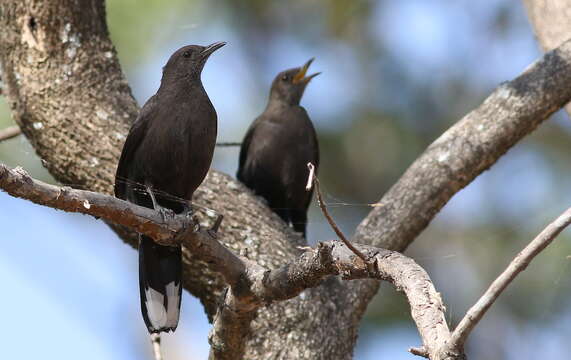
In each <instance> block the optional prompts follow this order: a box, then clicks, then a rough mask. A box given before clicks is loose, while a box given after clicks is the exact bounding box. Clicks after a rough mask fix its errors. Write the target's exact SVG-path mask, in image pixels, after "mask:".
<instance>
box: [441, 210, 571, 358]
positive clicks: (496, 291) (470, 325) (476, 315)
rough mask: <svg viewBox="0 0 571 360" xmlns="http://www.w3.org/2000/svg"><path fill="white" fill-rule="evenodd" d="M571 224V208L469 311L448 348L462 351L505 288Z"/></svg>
mask: <svg viewBox="0 0 571 360" xmlns="http://www.w3.org/2000/svg"><path fill="white" fill-rule="evenodd" d="M569 224H571V208H569V209H567V210H566V211H565V212H564V213H563V214H561V215H560V216H559V217H558V218H557V219H556V220H555V221H553V222H552V223H551V224H549V225H548V226H547V227H546V228H545V229H544V230H543V231H542V232H541V233H540V234H539V235H537V236H536V237H535V239H533V241H532V242H531V243H529V245H527V246H526V247H525V248H524V249H523V250H522V251H521V252H520V253H519V254H517V256H516V257H515V258H514V259H513V260H512V262H511V263H510V264H509V266H508V267H507V268H506V269H505V270H504V272H502V274H501V275H500V276H498V278H497V279H496V280H495V281H494V282H493V283H492V285H490V287H489V288H488V290H486V292H485V293H484V295H482V297H481V298H480V300H478V301H477V302H476V304H474V306H472V307H471V308H470V310H468V312H467V313H466V315H465V316H464V318H463V319H462V320H461V321H460V323H459V324H458V326H457V327H456V329H455V330H454V332H453V333H452V336H451V338H450V342H449V344H448V346H449V347H450V348H452V349H461V348H462V347H463V346H464V343H465V342H466V339H467V338H468V336H469V335H470V333H471V332H472V330H473V329H474V327H475V326H476V325H477V324H478V322H479V321H480V320H481V319H482V317H483V316H484V314H485V313H486V311H488V309H489V308H490V307H491V306H492V304H493V303H494V302H495V301H496V299H497V298H498V297H499V296H500V295H501V293H502V292H503V291H504V290H505V288H506V287H507V286H508V285H509V284H510V283H511V282H512V281H513V280H514V279H515V277H516V276H517V275H518V274H519V273H520V272H522V271H523V270H525V269H526V268H527V266H528V265H529V264H530V263H531V261H532V260H533V258H535V257H536V256H537V255H538V254H539V253H540V252H541V251H543V249H545V248H546V247H547V246H548V245H549V244H551V242H552V241H553V240H554V239H555V238H556V237H557V235H559V233H561V231H563V230H564V229H565V228H566V227H567V226H568V225H569Z"/></svg>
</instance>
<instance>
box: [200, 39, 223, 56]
mask: <svg viewBox="0 0 571 360" xmlns="http://www.w3.org/2000/svg"><path fill="white" fill-rule="evenodd" d="M224 45H226V42H224V41H218V42H215V43H214V44H210V45H208V46H207V47H206V48H205V49H204V50H202V52H201V53H200V55H201V56H202V57H203V58H207V57H209V56H210V55H211V54H212V53H213V52H215V51H216V50H218V49H220V48H221V47H222V46H224Z"/></svg>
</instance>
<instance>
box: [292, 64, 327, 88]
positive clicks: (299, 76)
mask: <svg viewBox="0 0 571 360" xmlns="http://www.w3.org/2000/svg"><path fill="white" fill-rule="evenodd" d="M313 60H315V58H311V59H309V60H308V61H307V62H306V63H305V65H303V66H302V67H301V69H300V70H299V72H298V73H297V74H295V76H294V77H293V79H292V82H293V83H294V84H298V83H301V82H303V83H308V82H309V81H310V80H311V79H313V78H314V77H316V76H317V75H319V74H321V73H320V72H318V73H315V74H312V75H309V76H305V74H306V73H307V69H309V65H311V63H312V62H313Z"/></svg>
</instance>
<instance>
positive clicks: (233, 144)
mask: <svg viewBox="0 0 571 360" xmlns="http://www.w3.org/2000/svg"><path fill="white" fill-rule="evenodd" d="M216 146H217V147H231V146H242V143H241V142H217V143H216Z"/></svg>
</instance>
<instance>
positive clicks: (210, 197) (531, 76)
mask: <svg viewBox="0 0 571 360" xmlns="http://www.w3.org/2000/svg"><path fill="white" fill-rule="evenodd" d="M104 15H105V14H104V6H103V2H102V1H101V0H86V1H83V2H74V1H71V0H57V1H56V0H52V1H39V0H25V1H22V0H3V1H2V2H0V27H1V28H2V32H1V33H0V66H1V69H0V70H1V72H2V74H3V82H4V89H3V90H4V93H5V94H6V97H7V99H8V102H9V104H10V107H11V109H12V114H13V116H14V119H15V120H16V122H17V123H18V124H19V125H20V127H21V128H22V130H23V132H24V134H25V135H26V136H27V137H28V138H29V139H30V141H31V142H32V144H33V145H34V147H35V148H36V151H37V152H38V154H39V156H40V157H41V158H42V159H43V160H44V163H45V165H46V166H47V168H48V169H49V170H50V172H51V173H52V174H53V175H54V177H55V178H56V179H57V180H58V181H60V182H62V183H64V184H72V185H73V186H74V187H80V188H85V189H90V190H95V191H100V192H106V193H109V192H110V190H111V187H112V182H113V174H114V172H115V167H116V163H117V158H118V155H119V152H120V149H121V143H122V141H123V140H124V137H125V135H126V132H127V129H128V124H129V123H130V121H132V120H133V119H134V118H135V116H136V113H137V108H136V105H135V102H134V100H133V98H132V96H131V93H130V90H129V87H128V85H127V84H126V82H125V79H124V77H123V75H122V73H121V70H120V67H119V65H118V61H117V58H116V53H115V50H114V48H113V45H112V44H111V42H110V40H109V38H108V34H107V28H106V25H105V16H104ZM570 59H571V44H569V43H565V44H564V45H562V46H561V47H560V48H559V49H558V50H556V51H554V52H552V53H550V54H547V55H546V56H545V57H544V58H543V59H542V60H541V61H539V62H537V63H536V64H535V65H534V66H533V67H531V68H530V69H529V70H528V71H526V72H525V73H524V74H522V75H521V76H520V77H518V78H517V79H515V80H514V81H511V82H509V83H506V84H503V85H501V86H500V87H499V88H498V89H497V90H496V91H495V92H494V93H493V94H492V95H491V96H490V97H489V98H488V99H487V100H486V101H485V102H484V103H483V104H482V105H481V106H480V107H478V108H477V109H476V110H474V111H473V112H471V113H470V114H468V115H467V116H466V117H465V118H464V119H462V120H461V121H460V122H459V123H458V124H457V125H455V126H454V127H453V128H451V129H450V130H449V131H447V132H446V133H445V134H444V135H442V136H441V137H440V138H439V139H438V140H436V141H435V142H434V143H433V144H432V145H431V146H430V147H429V148H428V149H427V150H426V152H425V153H424V154H423V155H422V156H421V157H419V159H418V160H417V161H415V163H414V164H412V166H411V167H410V168H409V170H407V172H406V173H405V174H404V175H403V177H402V178H401V179H400V180H399V182H398V183H397V184H395V185H394V186H393V188H392V189H391V190H389V192H388V193H387V194H386V195H385V196H384V197H383V199H382V200H381V203H382V204H383V206H382V207H379V208H377V209H375V210H374V211H372V212H371V214H370V215H369V216H368V217H367V218H366V219H365V221H364V222H363V223H362V224H361V225H360V226H359V228H358V229H357V233H356V235H355V237H354V239H353V241H354V242H359V243H363V244H372V245H375V246H377V247H384V248H388V249H393V250H403V249H405V248H406V247H407V246H408V245H409V244H410V243H411V242H412V241H413V240H414V239H415V238H416V236H417V235H418V234H419V233H420V232H421V231H422V230H423V229H424V228H425V227H426V226H427V225H428V223H429V222H430V220H431V219H432V218H433V217H434V215H435V214H436V213H437V212H438V211H439V210H440V208H442V206H444V204H446V202H447V201H448V200H449V199H450V198H451V197H452V196H453V195H454V194H455V193H456V192H457V191H459V190H460V189H461V188H463V187H464V186H466V185H467V184H468V183H469V182H470V181H472V180H473V179H474V178H475V177H476V176H477V175H478V174H480V173H481V172H482V171H484V170H486V169H487V168H489V167H490V166H491V165H492V164H493V163H494V162H495V161H497V159H498V158H499V157H500V156H502V155H503V154H504V153H505V152H506V151H507V150H508V149H509V148H510V147H511V146H513V145H514V144H515V143H516V142H517V141H519V140H520V139H521V138H522V137H523V136H525V135H526V134H528V133H530V132H531V131H533V129H534V128H535V127H536V126H537V125H538V124H540V123H541V122H542V121H544V120H545V119H547V118H548V117H549V115H551V114H552V113H553V112H554V111H556V110H557V109H559V108H560V107H561V106H562V105H563V104H565V103H566V102H568V101H569V100H570V99H571V87H569V86H568V84H569V83H570V80H571V68H570V66H569V62H570ZM195 202H196V203H197V204H198V205H202V206H205V207H208V208H210V209H214V210H216V211H218V212H220V213H222V214H224V216H225V220H224V222H223V224H222V227H221V229H220V234H221V241H222V242H223V243H224V244H225V245H226V246H227V247H228V248H230V249H232V250H233V251H234V252H235V253H239V254H242V255H244V256H246V257H247V258H249V259H252V260H253V261H255V262H256V263H258V264H259V265H261V266H263V267H266V268H268V269H276V268H278V267H279V266H281V265H283V264H284V263H287V262H288V261H289V260H291V259H293V258H294V257H296V256H297V255H299V250H298V249H297V248H296V246H298V245H300V244H302V241H301V239H300V238H299V236H297V235H296V234H293V233H292V232H291V231H290V230H289V229H288V228H287V227H286V226H285V225H284V224H283V222H281V221H280V220H279V218H278V217H277V216H275V215H274V214H272V213H271V211H270V210H269V209H268V208H267V207H266V206H265V205H264V204H262V203H261V202H260V201H259V200H258V199H256V198H254V197H253V196H252V195H251V194H250V193H249V192H248V191H247V190H246V189H245V188H244V187H243V186H242V185H241V184H239V183H238V182H236V181H235V180H233V179H231V178H230V177H228V176H226V175H223V174H220V173H218V172H215V171H212V172H211V173H210V174H209V176H208V178H207V180H206V181H205V183H204V184H203V185H202V186H201V188H200V189H199V194H198V196H197V197H196V200H195ZM214 217H215V216H214V215H212V216H209V213H208V212H207V216H204V217H203V219H204V221H205V223H207V222H208V221H209V218H214ZM125 239H127V241H130V242H131V244H133V241H132V238H129V237H128V234H126V235H125ZM184 260H185V265H184V279H185V287H186V288H187V289H188V290H189V291H190V292H191V293H193V294H194V295H196V296H197V297H199V298H200V299H201V301H202V302H203V304H204V305H205V309H206V311H207V313H208V315H209V316H212V315H213V314H214V312H215V309H216V305H217V300H218V299H219V298H220V296H221V291H222V289H223V282H222V280H221V278H220V277H219V276H218V275H216V274H215V273H212V272H209V271H206V270H205V266H204V264H203V263H201V262H199V261H194V259H193V258H192V254H190V253H189V252H188V251H185V253H184ZM377 284H378V282H377V281H374V280H367V281H355V282H350V283H347V282H342V281H340V280H339V279H337V278H331V279H330V280H328V281H326V282H325V283H324V284H323V285H322V286H320V287H318V288H315V289H309V290H306V291H305V292H304V293H303V296H298V297H296V298H294V299H291V300H288V301H284V302H280V303H277V304H273V305H271V306H268V307H267V308H265V309H264V311H259V312H258V314H257V317H256V318H255V319H254V321H253V322H252V323H251V324H250V328H251V334H252V335H251V337H250V338H249V339H248V341H247V342H246V345H245V346H246V356H245V358H248V359H293V358H297V359H349V358H351V355H352V352H353V347H354V344H355V340H356V336H357V329H358V326H359V322H360V320H361V316H362V314H363V312H364V310H365V308H366V305H367V303H368V302H369V301H370V299H371V297H372V296H373V295H374V294H375V293H376V291H377V288H378V285H377ZM308 314H311V316H308Z"/></svg>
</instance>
